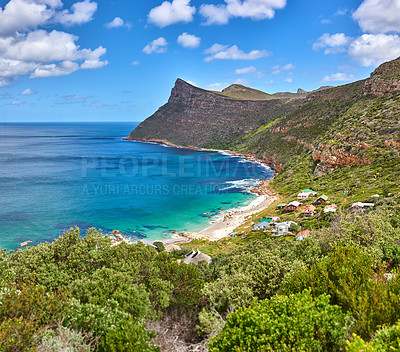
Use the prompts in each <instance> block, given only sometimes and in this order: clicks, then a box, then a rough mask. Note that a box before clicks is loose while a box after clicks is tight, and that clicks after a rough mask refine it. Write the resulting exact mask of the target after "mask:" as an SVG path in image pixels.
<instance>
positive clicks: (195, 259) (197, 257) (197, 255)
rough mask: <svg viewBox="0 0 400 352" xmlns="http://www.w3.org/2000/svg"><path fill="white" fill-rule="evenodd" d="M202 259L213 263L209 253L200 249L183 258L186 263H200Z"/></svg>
mask: <svg viewBox="0 0 400 352" xmlns="http://www.w3.org/2000/svg"><path fill="white" fill-rule="evenodd" d="M202 260H205V261H206V262H207V263H208V264H210V263H211V261H212V259H211V257H210V256H209V255H207V254H204V253H201V252H200V251H191V252H189V253H188V254H187V255H186V257H185V258H184V259H183V262H184V263H185V264H195V265H197V264H199V262H201V261H202Z"/></svg>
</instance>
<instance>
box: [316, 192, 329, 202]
mask: <svg viewBox="0 0 400 352" xmlns="http://www.w3.org/2000/svg"><path fill="white" fill-rule="evenodd" d="M327 201H328V196H326V195H325V194H323V195H322V196H319V197H318V198H317V199H316V200H315V201H314V204H324V203H326V202H327Z"/></svg>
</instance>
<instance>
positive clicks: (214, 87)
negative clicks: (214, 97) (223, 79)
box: [207, 82, 229, 91]
mask: <svg viewBox="0 0 400 352" xmlns="http://www.w3.org/2000/svg"><path fill="white" fill-rule="evenodd" d="M227 86H229V83H220V82H217V83H211V84H209V85H208V86H207V89H208V90H215V91H221V90H222V89H224V88H226V87H227Z"/></svg>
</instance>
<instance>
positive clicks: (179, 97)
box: [127, 79, 304, 148]
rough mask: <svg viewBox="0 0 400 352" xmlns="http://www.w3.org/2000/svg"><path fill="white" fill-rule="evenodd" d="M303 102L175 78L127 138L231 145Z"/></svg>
mask: <svg viewBox="0 0 400 352" xmlns="http://www.w3.org/2000/svg"><path fill="white" fill-rule="evenodd" d="M261 98H263V99H261ZM303 102H304V98H289V99H281V98H271V96H270V95H269V94H267V93H263V92H261V91H257V90H253V89H251V88H247V87H244V86H240V85H233V86H231V87H228V88H227V89H226V90H225V91H224V92H212V91H208V90H204V89H201V88H198V87H195V86H192V85H190V84H189V83H187V82H185V81H183V80H181V79H178V80H177V81H176V83H175V86H174V88H173V89H172V92H171V96H170V98H169V100H168V103H167V104H165V105H164V106H162V107H161V108H160V109H158V111H156V112H155V113H154V114H153V115H152V116H150V117H149V118H147V119H146V120H145V121H143V122H142V123H141V124H140V125H139V126H138V127H137V128H136V129H135V130H134V131H133V132H132V133H131V134H130V135H129V137H127V139H130V140H141V141H164V142H169V143H173V144H177V145H182V146H196V147H204V148H230V147H232V146H233V144H235V143H236V141H237V140H238V139H239V138H241V137H243V136H245V135H246V134H248V133H250V132H251V131H253V130H254V129H257V128H258V127H259V126H261V125H263V124H265V123H269V122H271V121H273V120H275V119H276V118H277V117H279V116H281V115H282V114H286V113H288V112H289V111H292V110H293V109H295V108H296V107H298V106H300V105H301V104H302V103H303Z"/></svg>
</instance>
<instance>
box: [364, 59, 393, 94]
mask: <svg viewBox="0 0 400 352" xmlns="http://www.w3.org/2000/svg"><path fill="white" fill-rule="evenodd" d="M395 92H400V58H398V59H395V60H392V61H388V62H385V63H383V64H382V65H380V66H379V67H378V68H377V69H376V70H375V71H374V72H372V73H371V77H370V78H369V79H367V80H366V82H365V85H364V90H363V93H364V95H373V96H375V97H379V96H383V95H385V94H388V93H395Z"/></svg>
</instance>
